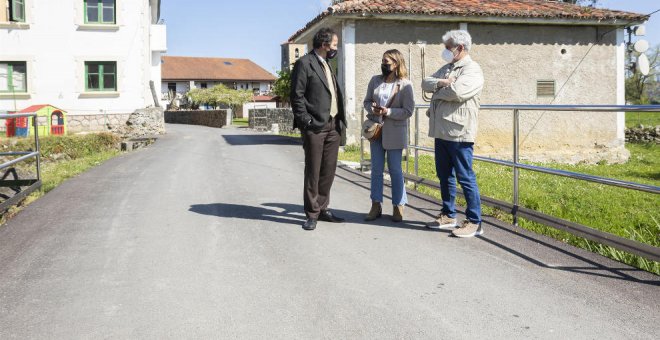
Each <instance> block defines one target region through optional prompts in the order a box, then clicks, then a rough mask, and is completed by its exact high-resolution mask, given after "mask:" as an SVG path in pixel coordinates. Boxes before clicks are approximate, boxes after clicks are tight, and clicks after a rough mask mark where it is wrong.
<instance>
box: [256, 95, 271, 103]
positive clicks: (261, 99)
mask: <svg viewBox="0 0 660 340" xmlns="http://www.w3.org/2000/svg"><path fill="white" fill-rule="evenodd" d="M276 99H277V97H276V96H254V97H252V101H255V102H274V101H275V100H276Z"/></svg>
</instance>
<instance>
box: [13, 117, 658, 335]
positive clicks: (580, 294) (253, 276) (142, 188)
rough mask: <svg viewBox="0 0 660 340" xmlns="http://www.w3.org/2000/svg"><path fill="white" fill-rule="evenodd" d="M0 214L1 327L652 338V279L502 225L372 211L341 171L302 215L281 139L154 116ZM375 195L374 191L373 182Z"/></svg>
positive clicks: (34, 331) (295, 157)
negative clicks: (314, 221)
mask: <svg viewBox="0 0 660 340" xmlns="http://www.w3.org/2000/svg"><path fill="white" fill-rule="evenodd" d="M168 130H169V134H168V135H166V136H163V137H162V138H160V139H159V140H158V142H156V143H155V144H154V145H152V146H150V147H149V148H146V149H142V150H139V151H136V152H133V153H130V154H126V155H123V156H120V157H118V158H115V159H112V160H110V161H108V162H106V163H104V164H102V165H101V166H99V167H97V168H94V169H92V170H91V171H89V172H87V173H85V174H83V175H81V176H79V177H77V178H75V179H72V180H69V181H67V182H66V183H64V184H63V185H61V186H60V187H58V188H57V189H55V190H54V191H52V192H51V193H49V194H48V195H46V196H45V197H43V198H42V199H40V200H38V201H37V202H35V203H33V204H32V205H30V206H29V207H27V208H26V209H25V210H24V211H23V212H21V213H20V214H19V215H18V216H16V217H15V218H14V219H12V220H11V221H10V222H9V223H8V224H6V225H4V226H1V227H0V339H14V338H15V339H25V338H56V339H78V338H86V339H97V338H154V339H164V338H177V339H178V338H222V339H230V338H241V339H317V338H327V339H354V338H368V339H477V338H489V339H494V338H499V339H504V338H506V339H511V338H525V339H527V338H541V339H636V338H640V339H644V338H647V339H657V337H658V334H660V278H659V277H658V276H655V275H651V274H647V273H644V272H640V271H639V270H636V269H634V268H631V267H628V266H625V265H623V264H620V263H617V262H614V261H610V260H607V259H604V258H602V257H600V256H598V255H595V254H591V253H589V252H586V251H582V250H578V249H575V248H573V247H570V246H566V245H563V244H561V243H559V242H556V241H554V240H550V239H547V238H545V237H540V236H535V235H533V234H531V233H528V232H525V231H522V230H520V229H514V228H513V227H511V226H507V225H503V224H500V223H493V221H492V220H491V219H488V221H489V222H487V223H485V234H484V235H483V237H478V238H473V239H457V238H452V237H449V233H448V232H443V231H427V230H425V229H424V228H423V226H422V225H423V224H422V222H424V221H426V220H428V219H429V218H430V217H431V216H432V215H434V214H436V213H437V212H438V210H437V209H438V206H437V205H436V204H435V203H433V202H429V201H428V200H425V199H423V198H422V197H410V206H409V207H408V208H407V209H406V216H405V217H406V221H404V223H399V224H396V223H393V222H390V221H389V219H388V217H389V215H390V214H391V206H389V205H388V204H386V205H385V209H384V210H385V211H384V212H385V214H387V215H388V216H385V217H384V218H383V219H380V220H378V221H376V222H369V223H367V222H363V220H362V218H363V216H364V214H366V213H367V211H368V210H369V207H370V204H371V203H370V200H369V190H368V187H369V182H368V179H367V178H365V177H363V176H360V175H358V174H355V173H353V172H350V171H347V170H343V169H339V170H338V173H337V179H336V181H335V185H334V187H333V191H332V199H331V208H333V209H334V211H335V212H336V214H337V215H339V216H342V217H345V218H347V222H346V223H341V224H328V223H323V222H320V223H319V225H318V228H317V230H315V231H312V232H309V231H304V230H302V228H301V224H302V223H303V221H304V215H303V212H302V176H303V167H304V165H303V152H302V147H301V145H300V144H298V143H296V141H295V140H292V139H288V138H284V137H279V136H271V135H264V134H257V133H252V132H247V131H245V130H241V129H236V128H225V129H213V128H207V127H198V126H184V125H169V126H168ZM386 192H387V191H386Z"/></svg>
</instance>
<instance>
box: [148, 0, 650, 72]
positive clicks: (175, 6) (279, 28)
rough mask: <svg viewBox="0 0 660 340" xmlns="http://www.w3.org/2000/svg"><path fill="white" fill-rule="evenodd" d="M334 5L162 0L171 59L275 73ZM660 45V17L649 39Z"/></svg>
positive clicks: (612, 1)
mask: <svg viewBox="0 0 660 340" xmlns="http://www.w3.org/2000/svg"><path fill="white" fill-rule="evenodd" d="M329 3H330V0H243V1H227V0H162V14H161V17H162V18H163V19H164V20H165V22H166V24H167V35H168V36H167V44H168V51H167V54H168V55H173V56H195V57H224V58H247V59H251V60H252V61H254V62H256V63H257V64H259V65H260V66H262V67H263V68H265V69H266V70H268V71H270V72H271V73H273V74H274V73H275V71H276V70H279V68H280V53H281V51H280V44H281V43H282V42H284V41H286V40H287V38H288V37H289V36H291V35H292V34H293V33H294V32H296V31H297V30H299V29H300V28H302V27H303V26H304V25H305V24H306V23H307V22H308V21H309V20H311V19H313V18H314V17H315V16H317V15H318V14H319V13H320V12H321V11H322V10H323V9H325V8H327V6H328V4H329ZM598 7H605V8H610V9H620V10H626V11H632V12H637V13H644V14H647V13H650V12H653V11H655V10H657V9H660V2H658V1H657V0H633V1H631V0H601V4H600V5H599V6H598ZM645 39H646V40H648V41H649V42H650V43H651V46H655V45H657V44H660V12H659V13H656V14H655V15H653V17H651V20H650V21H649V22H648V23H647V36H646V38H645Z"/></svg>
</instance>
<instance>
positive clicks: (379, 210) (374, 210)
mask: <svg viewBox="0 0 660 340" xmlns="http://www.w3.org/2000/svg"><path fill="white" fill-rule="evenodd" d="M382 215H383V206H382V204H380V202H371V210H369V214H368V215H367V216H366V217H365V218H364V220H365V221H374V220H376V219H377V218H379V217H381V216H382Z"/></svg>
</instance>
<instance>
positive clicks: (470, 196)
mask: <svg viewBox="0 0 660 340" xmlns="http://www.w3.org/2000/svg"><path fill="white" fill-rule="evenodd" d="M442 40H443V42H444V43H445V47H446V49H445V50H444V51H443V53H442V58H443V59H444V60H445V61H446V62H447V64H446V65H445V66H443V67H442V68H441V69H440V70H439V71H438V72H436V73H435V74H433V76H431V77H428V78H426V79H424V81H423V83H422V88H423V89H424V91H425V92H432V93H433V97H432V100H431V107H430V109H429V112H428V115H429V118H430V122H429V137H433V138H435V168H436V172H437V175H438V178H439V179H440V193H441V195H442V211H441V213H440V215H439V216H438V217H437V218H436V219H435V220H434V221H432V222H429V223H427V226H428V227H429V228H452V229H454V228H455V229H454V230H453V232H452V234H453V235H454V236H456V237H473V236H477V235H481V234H483V228H482V227H481V200H480V198H479V187H478V186H477V177H476V175H475V173H474V171H473V169H472V156H473V152H474V141H475V137H476V136H477V121H478V114H479V105H480V103H479V99H480V95H481V90H482V88H483V85H484V76H483V72H482V71H481V67H480V66H479V64H477V63H476V62H475V61H474V60H472V58H470V56H469V55H468V53H469V50H470V47H471V45H472V37H471V36H470V34H469V33H468V32H467V31H463V30H455V31H449V32H447V33H446V34H445V35H444V36H443V37H442ZM457 179H458V182H459V183H460V184H461V188H462V189H463V192H464V193H465V200H466V201H467V210H466V216H467V219H466V220H465V221H463V223H462V224H461V225H460V227H459V225H458V223H457V220H456V207H455V201H456V180H457ZM457 227H458V228H457Z"/></svg>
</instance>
